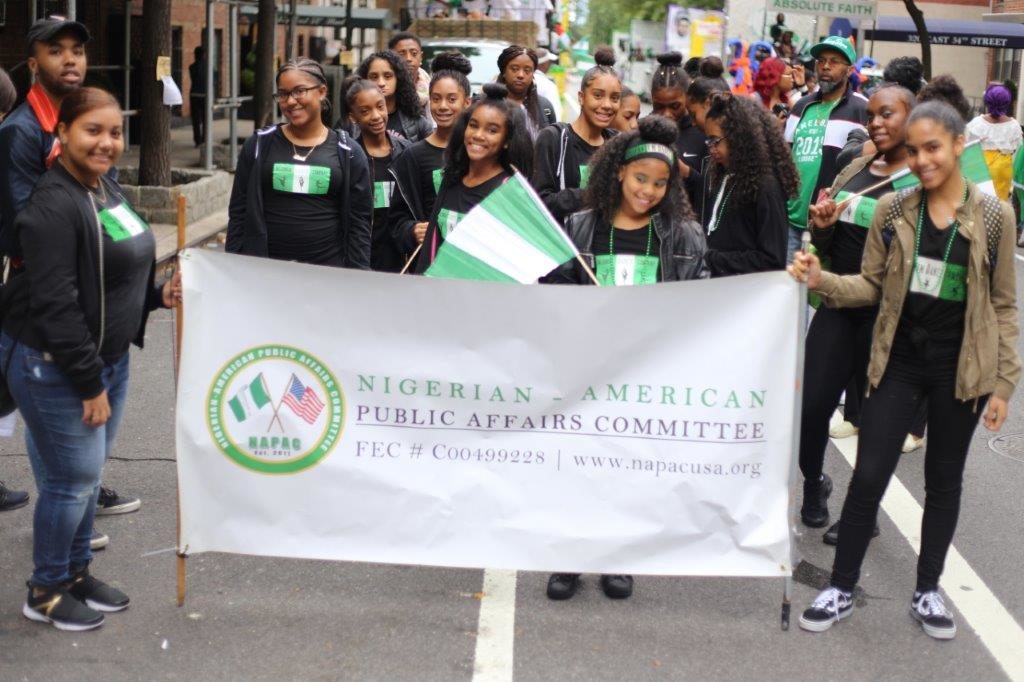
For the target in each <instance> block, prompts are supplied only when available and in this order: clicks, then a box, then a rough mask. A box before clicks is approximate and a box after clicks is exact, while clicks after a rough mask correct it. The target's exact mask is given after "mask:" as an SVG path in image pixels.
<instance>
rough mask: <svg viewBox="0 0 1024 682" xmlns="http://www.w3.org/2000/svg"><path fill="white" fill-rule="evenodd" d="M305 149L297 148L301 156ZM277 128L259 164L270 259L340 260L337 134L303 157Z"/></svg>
mask: <svg viewBox="0 0 1024 682" xmlns="http://www.w3.org/2000/svg"><path fill="white" fill-rule="evenodd" d="M308 151H309V149H308V148H303V149H300V150H299V152H301V154H302V155H303V156H304V155H305V154H306V152H308ZM295 153H296V150H295V148H294V147H293V145H292V143H291V142H290V141H289V140H288V138H286V137H285V136H284V133H283V132H281V130H280V129H278V130H276V131H275V132H274V133H272V134H271V138H270V145H269V147H268V148H267V160H266V162H265V163H264V164H263V177H262V178H261V183H262V186H263V216H264V220H265V221H266V224H267V253H268V255H269V256H270V258H275V259H278V260H293V261H299V262H300V263H313V264H317V265H337V266H340V265H342V264H343V260H344V259H343V255H342V250H341V231H342V220H341V208H340V207H339V206H338V201H339V194H340V191H341V178H342V169H341V161H340V160H339V159H338V135H337V133H335V132H334V131H333V130H332V131H330V132H329V133H328V134H327V140H326V141H325V142H324V143H323V144H321V145H320V146H319V147H317V148H316V149H314V150H313V151H312V153H311V154H309V156H308V157H306V160H305V161H299V160H298V159H296V158H295Z"/></svg>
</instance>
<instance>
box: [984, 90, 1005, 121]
mask: <svg viewBox="0 0 1024 682" xmlns="http://www.w3.org/2000/svg"><path fill="white" fill-rule="evenodd" d="M1010 99H1011V97H1010V91H1009V89H1008V88H1007V87H1006V86H1005V85H990V86H989V87H988V89H987V90H985V111H987V112H988V113H989V114H990V115H992V116H1009V115H1010Z"/></svg>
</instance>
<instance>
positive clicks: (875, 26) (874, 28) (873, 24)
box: [871, 17, 878, 59]
mask: <svg viewBox="0 0 1024 682" xmlns="http://www.w3.org/2000/svg"><path fill="white" fill-rule="evenodd" d="M877 32H878V18H877V17H876V18H875V19H873V20H872V21H871V58H872V59H874V58H875V40H876V38H875V34H876V33H877Z"/></svg>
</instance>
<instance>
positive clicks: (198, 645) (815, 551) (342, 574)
mask: <svg viewBox="0 0 1024 682" xmlns="http://www.w3.org/2000/svg"><path fill="white" fill-rule="evenodd" d="M1017 266H1018V268H1017V269H1018V297H1021V294H1022V293H1024V292H1022V288H1024V287H1022V284H1024V263H1022V262H1020V261H1018V262H1017ZM171 348H172V324H171V320H170V317H169V316H168V315H167V314H165V313H162V314H158V315H156V317H155V318H154V319H153V320H152V322H151V325H150V327H149V331H148V339H147V345H146V349H145V350H144V351H136V352H133V357H132V373H133V378H132V384H131V391H130V402H129V407H128V410H127V415H126V418H125V422H124V424H123V427H122V430H121V435H120V441H119V444H118V447H117V451H116V458H115V459H113V460H112V461H110V462H109V464H108V466H107V471H106V476H105V480H106V483H107V484H108V485H110V486H112V487H114V488H116V489H118V490H120V491H123V492H127V493H131V494H136V495H139V496H140V497H141V498H142V500H143V506H142V509H141V510H140V511H139V512H137V513H134V514H130V515H125V516H121V517H107V518H104V519H101V520H100V521H99V523H98V527H99V528H100V529H101V530H103V531H104V532H106V533H108V534H109V535H110V536H111V544H110V547H109V548H108V549H106V550H104V551H103V552H102V553H100V554H99V555H98V558H97V560H96V562H95V565H94V572H95V573H96V574H97V575H99V576H100V577H102V578H104V579H106V580H108V581H109V582H112V583H114V584H116V585H119V586H121V587H123V588H124V589H125V590H126V591H127V592H128V593H129V594H130V595H131V596H132V599H133V602H132V606H131V608H130V609H129V610H128V611H126V612H124V613H122V614H113V615H110V616H108V618H107V624H106V625H105V626H104V627H103V628H101V629H100V630H98V631H95V632H91V633H83V634H69V633H61V632H58V631H57V630H55V629H53V628H49V627H46V626H43V625H39V624H37V623H32V622H29V621H27V620H26V619H24V618H23V617H22V616H21V615H20V608H21V604H22V602H23V600H24V597H25V588H24V580H25V579H26V578H27V577H28V575H29V573H30V566H31V510H30V508H26V509H22V510H19V511H14V512H9V513H5V514H2V515H0V548H2V550H0V680H22V679H25V680H65V679H68V680H70V679H74V680H103V681H104V682H106V681H109V680H120V679H185V680H207V679H228V680H234V679H253V680H263V679H282V678H283V679H346V680H349V679H354V680H362V679H370V680H383V679H387V680H469V679H473V678H474V672H476V677H477V679H481V680H483V679H491V680H503V679H505V680H507V679H510V678H511V677H513V676H514V677H515V679H517V680H551V679H581V680H661V679H707V680H719V679H722V680H726V679H727V680H755V679H756V680H766V679H767V680H775V679H780V680H781V679H786V680H791V679H816V680H817V679H843V680H851V679H854V680H869V679H870V680H874V679H893V678H904V679H925V678H933V677H934V678H944V679H967V678H971V679H973V680H992V679H1005V678H1006V673H1005V672H1004V670H1003V668H1002V667H1001V665H1000V663H999V662H998V661H997V659H996V657H995V656H994V655H993V653H992V652H991V651H990V648H991V647H995V650H997V651H998V650H999V647H998V646H997V645H998V644H999V643H998V642H996V644H995V645H994V644H993V642H994V641H995V640H994V639H993V636H994V635H993V633H994V634H995V636H996V638H997V639H998V636H1000V635H1001V636H1003V637H1009V638H1010V640H1009V642H1008V644H1009V645H1010V647H1011V651H1012V650H1013V647H1016V651H1018V652H1019V651H1024V641H1022V640H1020V639H1014V638H1015V637H1019V635H1018V634H1016V633H1015V632H1009V631H1008V630H1007V628H1005V627H1003V628H1000V627H999V622H998V619H996V618H995V616H996V615H997V614H996V611H998V609H992V608H983V609H981V610H980V615H978V610H975V612H974V614H973V615H972V618H971V622H968V619H967V618H966V616H964V615H963V614H962V613H959V612H958V623H959V625H960V633H959V634H958V636H957V638H956V639H955V640H954V641H952V642H944V643H940V642H936V641H934V640H931V639H929V638H928V637H927V636H925V635H924V634H923V633H922V632H921V630H920V628H919V627H918V626H917V625H916V624H915V623H914V622H913V621H912V620H911V619H910V617H909V616H908V614H907V606H908V600H909V597H910V594H911V591H912V590H913V586H914V567H915V561H916V555H915V553H914V550H913V547H912V545H911V544H910V543H909V542H908V540H907V538H906V537H905V536H904V535H903V534H902V533H901V532H900V530H898V529H897V526H896V524H895V523H894V521H893V520H892V518H890V516H889V515H887V514H883V515H882V516H881V517H880V524H881V530H882V535H881V537H880V538H878V539H877V540H875V541H874V542H873V543H872V546H871V548H870V550H869V553H868V557H867V560H866V563H865V566H864V575H863V579H862V587H863V590H864V594H863V595H861V599H860V600H859V606H858V608H857V609H856V612H855V613H854V615H853V617H852V618H850V619H849V620H847V621H844V622H843V623H842V624H840V625H839V626H837V627H834V628H833V629H832V630H831V631H829V632H828V633H825V634H820V635H811V634H808V633H805V632H802V631H800V630H799V629H798V628H797V627H796V623H795V618H796V616H797V615H798V613H799V611H800V609H802V608H803V607H804V606H806V605H807V603H808V602H809V601H810V600H811V599H812V598H813V596H814V595H815V594H816V586H815V587H812V586H811V583H815V582H816V581H817V580H823V579H824V576H825V573H824V570H821V569H825V568H827V567H829V566H830V564H831V558H832V549H831V548H830V547H827V546H826V545H824V544H822V543H821V540H820V534H821V532H820V531H808V532H803V533H802V535H801V536H799V537H798V543H799V548H800V551H801V553H802V555H803V557H804V559H805V563H804V564H802V565H801V568H800V570H799V572H798V573H799V577H800V580H801V581H802V582H800V583H798V584H797V586H796V589H795V595H794V596H795V604H794V623H793V629H792V630H791V631H789V632H782V631H781V630H780V628H779V603H780V600H781V597H782V590H783V585H782V581H780V580H746V579H709V578H701V579H692V578H640V579H638V581H637V588H636V593H635V595H634V596H633V598H632V599H629V600H627V601H622V602H613V601H611V600H608V599H606V598H605V597H604V596H603V595H602V594H601V592H600V589H599V587H598V586H597V581H596V578H594V577H590V576H588V577H587V579H586V583H585V586H584V589H583V590H582V592H581V593H580V594H579V595H577V597H576V598H575V599H573V600H571V601H569V602H565V603H555V602H551V601H548V600H547V599H546V597H545V596H544V586H545V582H546V577H547V576H546V575H540V574H530V573H521V574H518V576H517V577H516V578H515V580H514V581H509V584H508V585H506V588H509V589H511V588H512V587H514V596H511V594H508V595H506V596H508V598H509V603H508V606H507V608H506V607H504V606H502V605H501V604H500V603H499V604H498V605H497V606H494V611H495V612H496V613H497V614H498V620H497V621H491V620H489V619H487V618H485V622H484V628H483V629H482V630H481V629H480V625H481V623H480V620H481V607H482V605H484V606H487V605H489V604H490V602H488V600H489V599H493V598H494V597H495V595H494V593H493V590H492V591H491V593H486V592H485V591H484V590H483V581H484V572H483V571H479V570H447V569H434V568H417V567H396V566H385V565H370V564H349V563H330V562H315V561H303V560H282V559H264V558H255V557H245V556H233V555H223V554H207V555H198V556H193V557H191V558H190V559H189V561H188V579H189V593H188V600H187V602H186V605H185V607H184V608H178V607H177V606H176V605H175V601H174V599H175V561H174V555H173V553H172V552H171V551H169V550H170V548H171V547H173V545H174V542H175V518H174V508H175V506H174V496H175V468H174V462H173V452H174V450H173V432H172V425H173V417H174V414H173V412H174V410H173V399H172V352H171ZM1022 350H1024V349H1022ZM1021 405H1022V402H1021V400H1020V398H1019V397H1018V398H1017V399H1015V400H1014V402H1013V403H1012V404H1011V417H1010V420H1009V421H1008V423H1007V424H1006V426H1005V427H1004V429H1003V431H1002V434H1001V435H1002V436H1003V439H1002V440H1001V441H999V443H997V444H995V445H994V446H992V447H990V442H989V441H990V438H991V434H989V433H988V432H986V431H984V430H983V429H979V430H978V432H977V435H976V437H975V439H974V442H973V444H972V448H971V454H970V457H969V459H968V464H967V472H966V482H965V496H964V504H963V510H962V513H961V518H960V526H959V531H958V533H957V536H956V538H955V540H954V545H955V547H956V548H957V549H958V550H959V552H960V554H962V556H963V557H964V559H965V561H966V562H967V564H969V566H970V567H971V568H973V570H974V571H975V572H976V573H977V575H978V577H979V579H980V580H981V581H983V582H984V583H985V584H986V585H987V586H988V588H989V589H990V590H991V593H992V595H993V597H994V600H995V601H996V603H997V604H1001V606H1002V607H1003V608H1005V609H1006V610H1007V611H1008V612H1009V614H1010V615H1011V616H1012V618H1014V619H1015V620H1016V622H1017V623H1018V624H1019V623H1022V622H1024V571H1021V570H1020V567H1021V566H1022V565H1024V542H1021V538H1022V537H1024V514H1022V513H1021V512H1022V502H1021V495H1020V490H1021V486H1022V483H1024V414H1022V409H1021ZM1014 434H1016V435H1017V437H1014V436H1013V435H1014ZM826 466H827V471H828V472H829V473H830V474H831V475H832V477H833V479H834V480H835V482H836V490H837V491H843V490H845V487H846V484H847V482H848V480H849V473H850V466H849V464H848V463H847V460H846V459H845V458H844V457H843V456H841V455H840V454H839V452H838V450H837V449H836V448H835V447H831V448H830V455H829V457H828V460H827V465H826ZM897 477H898V479H899V481H900V482H901V483H902V484H903V485H904V486H905V487H906V489H907V490H909V493H910V495H912V497H913V500H916V502H917V504H918V505H920V504H922V503H923V472H922V454H921V452H918V453H915V454H910V455H906V456H905V457H904V459H903V461H902V462H901V464H900V466H899V469H898V472H897ZM0 478H3V479H4V480H6V481H7V482H8V483H9V484H11V485H14V486H16V487H31V485H32V478H31V473H30V471H29V466H28V461H27V459H26V457H25V455H24V442H23V440H22V438H21V434H20V432H19V434H18V435H16V436H15V437H14V438H10V439H6V440H4V441H2V442H0ZM892 494H893V493H892V489H890V497H891V496H892ZM837 497H838V498H841V497H842V495H841V493H839V494H838V495H837ZM908 500H909V498H908ZM887 501H888V498H887ZM840 504H841V502H840V499H835V498H834V499H833V501H832V504H831V505H830V506H831V509H832V511H833V514H838V511H839V506H840ZM801 530H803V529H801ZM903 530H904V531H905V532H907V533H908V534H909V535H911V537H914V536H915V534H914V530H915V529H914V527H913V525H912V524H911V525H909V526H908V525H907V524H906V523H905V522H904V523H903ZM914 542H915V544H916V539H915V540H914ZM944 587H945V589H946V590H947V593H948V594H949V596H950V597H951V601H952V602H953V603H954V604H955V605H959V604H960V603H961V602H960V601H958V600H965V599H968V598H972V599H973V598H977V597H978V596H979V594H980V593H981V592H983V590H981V589H980V588H979V584H978V583H972V582H969V581H966V582H965V581H959V580H956V581H953V582H950V578H949V570H948V569H947V579H946V582H945V583H944ZM962 603H965V604H966V603H967V602H966V601H964V602H962ZM513 609H514V610H513ZM495 622H498V623H501V622H504V623H506V624H507V625H509V626H510V627H509V630H508V636H507V637H505V638H504V641H503V635H502V633H501V631H500V629H499V630H496V629H495V626H494V623H495ZM975 628H977V630H975ZM1011 630H1012V628H1011ZM979 633H981V634H979ZM1017 633H1019V628H1018V630H1017ZM481 637H483V638H484V640H485V641H486V642H488V646H485V647H479V651H478V647H477V642H478V639H479V638H481ZM1004 644H1006V642H1004ZM492 645H493V646H492ZM1004 651H1005V649H1004ZM495 652H496V653H495ZM1011 659H1012V656H1011ZM1007 660H1009V659H1007V658H1006V656H1005V655H1004V656H1003V661H1004V664H1007V663H1006V661H1007ZM1020 660H1021V659H1020V658H1017V659H1016V662H1013V661H1012V660H1010V662H1009V663H1008V665H1011V666H1012V665H1017V666H1019V665H1020ZM1011 670H1013V671H1014V672H1015V676H1016V677H1019V678H1022V679H1024V670H1022V669H1021V668H1020V667H1017V668H1011Z"/></svg>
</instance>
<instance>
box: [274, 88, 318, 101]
mask: <svg viewBox="0 0 1024 682" xmlns="http://www.w3.org/2000/svg"><path fill="white" fill-rule="evenodd" d="M319 89H320V86H319V85H313V86H306V87H299V88H295V89H293V90H288V91H285V90H278V91H277V92H275V93H274V99H275V100H277V103H278V104H284V103H285V102H287V101H288V98H289V97H294V98H295V101H296V102H300V101H302V100H304V99H306V95H308V94H309V93H310V91H311V90H319Z"/></svg>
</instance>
